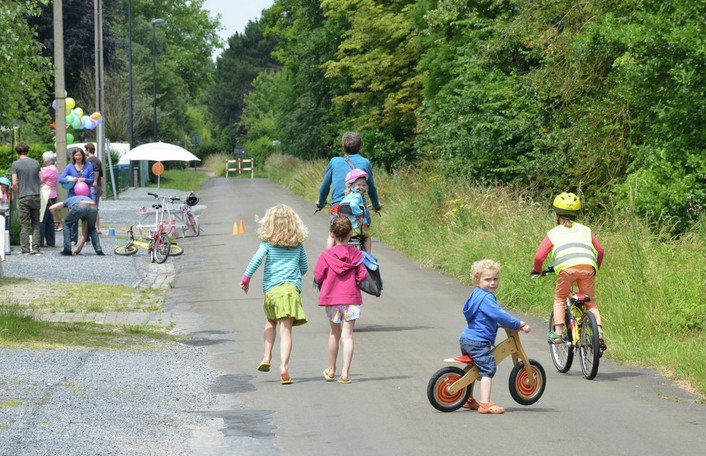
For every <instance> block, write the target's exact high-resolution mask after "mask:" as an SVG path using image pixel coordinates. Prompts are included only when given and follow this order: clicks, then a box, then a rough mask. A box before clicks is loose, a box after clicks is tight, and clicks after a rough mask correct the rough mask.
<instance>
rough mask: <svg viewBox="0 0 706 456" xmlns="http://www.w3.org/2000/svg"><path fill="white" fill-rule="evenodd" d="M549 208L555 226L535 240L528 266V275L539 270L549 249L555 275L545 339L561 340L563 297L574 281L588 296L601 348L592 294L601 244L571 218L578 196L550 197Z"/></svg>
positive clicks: (577, 206)
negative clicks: (550, 324) (551, 316)
mask: <svg viewBox="0 0 706 456" xmlns="http://www.w3.org/2000/svg"><path fill="white" fill-rule="evenodd" d="M552 209H553V210H554V213H555V216H556V223H557V226H556V227H554V228H552V229H551V230H550V231H549V232H548V233H547V235H546V236H545V237H544V239H543V240H542V242H541V243H540V244H539V247H538V248H537V251H536V252H535V254H534V267H533V269H532V275H537V274H541V273H542V263H544V260H546V259H547V256H548V255H549V252H551V253H552V259H553V265H554V271H555V272H556V275H557V279H556V290H555V292H554V328H553V331H549V335H548V337H549V342H550V343H553V344H560V343H561V341H562V338H561V334H562V332H563V331H564V327H565V325H566V322H565V318H564V317H565V314H566V312H565V305H566V297H567V296H568V295H569V293H570V292H571V287H572V285H573V284H574V283H576V284H577V285H578V289H579V292H580V293H583V294H586V295H588V296H590V297H591V300H590V301H589V302H587V303H586V309H587V310H589V311H590V312H592V313H593V314H594V315H595V316H596V322H597V324H598V338H599V343H600V346H601V350H605V348H606V345H605V341H604V339H603V324H602V323H601V314H600V312H599V311H598V306H597V305H596V296H595V276H596V272H597V271H598V269H599V268H600V266H601V263H602V262H603V255H604V251H603V247H602V246H601V244H600V243H599V242H598V239H597V238H596V235H595V234H593V233H592V232H591V229H590V228H589V227H587V226H585V225H582V224H580V223H577V222H575V221H574V218H575V217H576V216H577V215H578V214H579V213H580V212H581V200H580V199H579V197H578V196H576V195H575V194H573V193H566V192H564V193H561V194H559V195H557V197H556V198H554V202H553V204H552Z"/></svg>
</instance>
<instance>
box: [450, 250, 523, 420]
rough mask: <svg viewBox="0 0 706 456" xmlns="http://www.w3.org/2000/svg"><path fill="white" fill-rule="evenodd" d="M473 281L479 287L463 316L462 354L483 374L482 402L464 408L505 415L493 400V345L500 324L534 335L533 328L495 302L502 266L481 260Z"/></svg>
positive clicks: (471, 403) (476, 267) (472, 294)
mask: <svg viewBox="0 0 706 456" xmlns="http://www.w3.org/2000/svg"><path fill="white" fill-rule="evenodd" d="M471 280H472V281H473V285H474V286H475V288H474V289H473V291H472V292H471V295H470V296H469V297H468V300H467V301H466V303H465V304H464V305H463V316H464V317H465V318H466V323H467V327H466V329H464V330H463V332H462V333H461V340H460V343H461V352H462V353H464V354H466V355H468V356H470V357H471V358H472V359H473V362H474V363H475V364H476V366H477V367H478V373H479V374H480V377H481V378H480V403H479V402H477V401H476V400H475V399H474V398H473V397H471V398H470V399H469V400H468V402H466V403H465V404H464V405H463V407H464V408H468V409H471V410H478V413H483V414H485V413H490V414H500V413H505V409H504V408H503V407H500V406H497V405H495V404H494V403H493V402H492V401H491V400H490V393H491V389H492V385H493V376H495V370H496V366H495V357H494V356H493V352H492V349H493V345H494V344H495V336H496V335H497V333H498V325H502V326H504V327H506V328H508V329H514V330H520V331H523V332H525V333H528V332H530V330H531V328H530V326H529V325H528V324H527V323H525V322H524V321H520V320H518V319H517V318H515V317H513V316H512V315H510V314H509V313H507V312H506V311H504V310H503V309H502V308H501V307H500V306H499V305H498V301H497V300H496V299H495V290H497V288H498V284H499V282H500V263H497V262H495V261H493V260H480V261H476V262H475V263H473V266H471Z"/></svg>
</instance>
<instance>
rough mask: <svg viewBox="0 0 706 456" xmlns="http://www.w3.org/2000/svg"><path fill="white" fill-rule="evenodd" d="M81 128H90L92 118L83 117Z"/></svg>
mask: <svg viewBox="0 0 706 456" xmlns="http://www.w3.org/2000/svg"><path fill="white" fill-rule="evenodd" d="M81 128H84V129H90V128H91V118H90V117H88V116H83V117H81Z"/></svg>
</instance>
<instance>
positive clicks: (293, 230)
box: [257, 204, 309, 247]
mask: <svg viewBox="0 0 706 456" xmlns="http://www.w3.org/2000/svg"><path fill="white" fill-rule="evenodd" d="M257 222H258V223H259V224H260V228H259V229H258V230H257V235H258V237H259V238H260V240H261V241H265V242H269V243H270V244H272V245H274V246H277V247H296V246H298V245H299V244H301V243H302V242H304V240H305V239H306V238H307V236H309V230H308V229H307V227H306V226H304V222H302V219H301V218H300V217H299V215H297V213H296V212H294V210H293V209H292V208H291V207H289V206H287V205H285V204H278V205H276V206H273V207H271V208H269V209H267V212H265V216H264V217H262V218H261V219H260V220H258V221H257Z"/></svg>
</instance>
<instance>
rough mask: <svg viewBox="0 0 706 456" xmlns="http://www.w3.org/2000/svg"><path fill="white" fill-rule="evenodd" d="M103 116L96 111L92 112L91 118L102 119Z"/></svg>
mask: <svg viewBox="0 0 706 456" xmlns="http://www.w3.org/2000/svg"><path fill="white" fill-rule="evenodd" d="M101 117H102V116H101V113H100V112H94V113H93V114H91V119H93V120H101Z"/></svg>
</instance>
